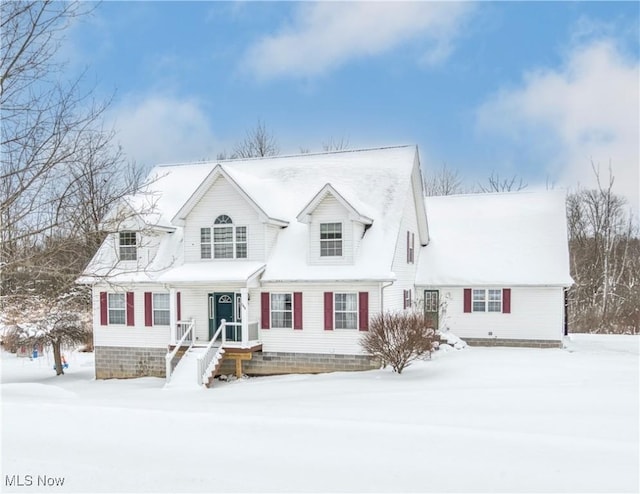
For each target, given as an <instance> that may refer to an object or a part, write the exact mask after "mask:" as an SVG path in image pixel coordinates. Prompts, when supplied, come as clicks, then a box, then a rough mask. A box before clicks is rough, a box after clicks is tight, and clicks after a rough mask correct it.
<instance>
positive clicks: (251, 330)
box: [224, 321, 259, 348]
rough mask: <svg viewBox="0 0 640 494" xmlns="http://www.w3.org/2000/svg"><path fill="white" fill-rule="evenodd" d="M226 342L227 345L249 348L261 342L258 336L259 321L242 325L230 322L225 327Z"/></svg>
mask: <svg viewBox="0 0 640 494" xmlns="http://www.w3.org/2000/svg"><path fill="white" fill-rule="evenodd" d="M224 333H225V336H226V341H225V343H231V346H234V347H238V346H239V347H241V348H249V347H251V346H252V345H254V344H255V343H256V342H257V341H259V336H258V321H253V322H248V323H246V324H245V323H242V322H228V323H226V325H225V330H224Z"/></svg>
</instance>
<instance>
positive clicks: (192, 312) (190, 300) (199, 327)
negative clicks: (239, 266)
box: [176, 284, 257, 343]
mask: <svg viewBox="0 0 640 494" xmlns="http://www.w3.org/2000/svg"><path fill="white" fill-rule="evenodd" d="M240 288H241V285H239V284H235V285H232V284H227V285H220V284H218V285H215V286H192V287H188V288H186V287H181V288H177V289H176V291H178V292H180V306H181V313H180V316H181V317H182V320H183V321H187V320H189V319H193V320H194V321H195V324H196V326H195V328H196V342H197V343H206V342H208V341H209V307H208V303H209V298H208V295H209V294H210V293H218V292H234V293H236V292H237V293H239V292H240ZM255 320H257V315H255V314H251V313H249V321H255ZM216 329H217V328H216Z"/></svg>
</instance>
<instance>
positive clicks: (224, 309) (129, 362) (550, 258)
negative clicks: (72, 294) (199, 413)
mask: <svg viewBox="0 0 640 494" xmlns="http://www.w3.org/2000/svg"><path fill="white" fill-rule="evenodd" d="M425 202H426V204H425ZM103 223H104V227H105V229H106V230H107V231H111V232H112V233H110V234H109V235H108V236H107V238H106V240H105V242H104V243H103V245H102V246H101V247H100V249H99V250H98V252H97V253H96V255H95V257H94V258H93V260H92V261H91V263H90V264H89V266H88V267H87V269H86V271H85V273H84V275H83V276H82V278H81V279H80V280H79V281H80V282H81V283H88V284H91V286H92V290H93V308H94V311H93V312H94V317H93V319H94V347H95V365H96V377H97V378H110V377H137V376H166V377H169V375H170V374H172V373H173V372H174V371H175V373H176V375H177V374H178V373H179V370H180V369H182V368H187V366H188V365H191V366H192V367H193V368H192V369H191V370H189V371H188V375H189V379H191V378H192V379H193V381H194V382H196V381H197V382H198V383H208V382H209V381H210V380H211V379H212V377H213V376H214V375H215V374H216V373H219V372H220V371H221V365H223V364H224V365H229V364H231V365H233V364H234V363H235V364H236V368H237V369H239V368H240V364H242V369H243V371H244V372H245V373H248V374H276V373H288V372H323V371H333V370H362V369H371V368H375V367H377V366H378V365H379V363H378V362H377V361H376V360H375V359H373V358H371V357H369V356H368V355H366V354H365V353H364V352H363V350H362V348H361V346H360V338H361V336H362V334H363V333H364V332H366V331H367V330H368V325H369V319H370V317H371V316H372V315H373V314H376V313H379V312H381V311H387V310H411V309H416V308H418V309H419V310H425V311H427V313H428V314H429V315H430V316H431V317H432V320H433V322H434V324H436V325H439V326H440V327H441V328H449V329H451V330H452V331H453V332H456V333H458V334H460V335H461V336H463V337H467V338H470V339H472V340H477V342H478V343H482V342H485V343H496V342H506V343H509V344H523V343H524V344H534V345H540V346H549V345H551V346H557V345H559V344H560V342H561V339H562V336H563V328H564V290H565V288H566V287H567V286H569V285H570V284H571V283H572V281H571V278H570V276H569V261H568V247H567V236H566V223H565V210H564V203H563V195H562V194H560V193H558V192H545V193H515V194H488V195H479V194H478V195H469V196H451V197H442V198H428V199H427V200H425V197H424V194H423V188H422V176H421V172H420V161H419V157H418V151H417V149H416V147H414V146H401V147H390V148H380V149H368V150H358V151H342V152H329V153H321V154H303V155H298V156H285V157H270V158H256V159H247V160H231V161H223V162H219V163H218V162H201V163H192V164H182V165H169V166H158V167H156V168H154V169H153V170H152V172H151V174H150V177H149V181H148V185H147V186H146V187H145V189H144V190H142V191H141V192H140V193H139V194H137V195H136V196H133V197H130V198H128V199H127V200H126V201H123V202H122V203H120V204H118V205H116V206H114V208H113V210H112V211H111V212H110V214H109V215H108V216H107V217H106V218H105V219H104V222H103ZM187 348H188V349H189V350H188V351H187V352H186V354H185V355H184V357H182V356H183V353H184V352H185V350H186V349H187ZM181 357H182V358H181ZM189 362H190V363H189ZM227 362H228V363H227ZM183 372H184V371H183Z"/></svg>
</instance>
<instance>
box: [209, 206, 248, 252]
mask: <svg viewBox="0 0 640 494" xmlns="http://www.w3.org/2000/svg"><path fill="white" fill-rule="evenodd" d="M211 230H212V229H211V228H201V229H200V257H201V258H202V259H211V253H212V252H213V258H214V259H234V258H236V259H246V258H247V227H246V226H236V225H234V224H233V220H232V219H231V217H230V216H228V215H226V214H221V215H220V216H218V217H217V218H216V219H215V221H214V222H213V232H212V231H211ZM212 233H213V235H212ZM212 246H213V248H212Z"/></svg>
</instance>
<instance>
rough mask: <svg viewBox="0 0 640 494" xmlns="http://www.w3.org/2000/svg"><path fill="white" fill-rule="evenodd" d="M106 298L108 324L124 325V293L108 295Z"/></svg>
mask: <svg viewBox="0 0 640 494" xmlns="http://www.w3.org/2000/svg"><path fill="white" fill-rule="evenodd" d="M107 296H108V300H109V302H108V314H109V324H124V323H125V320H126V305H125V298H124V293H109V294H108V295H107Z"/></svg>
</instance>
